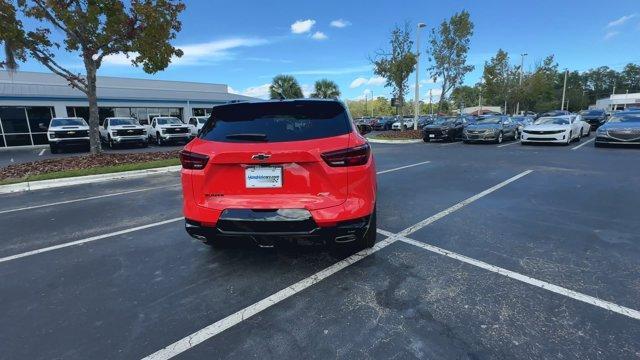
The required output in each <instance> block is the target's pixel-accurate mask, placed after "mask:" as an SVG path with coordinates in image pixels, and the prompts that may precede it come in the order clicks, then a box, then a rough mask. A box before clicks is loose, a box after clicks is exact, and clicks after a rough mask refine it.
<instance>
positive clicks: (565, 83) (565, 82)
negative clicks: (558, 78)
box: [560, 69, 569, 110]
mask: <svg viewBox="0 0 640 360" xmlns="http://www.w3.org/2000/svg"><path fill="white" fill-rule="evenodd" d="M568 74H569V69H564V86H563V87H562V104H561V105H560V110H564V98H565V95H566V94H567V75H568Z"/></svg>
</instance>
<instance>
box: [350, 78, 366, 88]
mask: <svg viewBox="0 0 640 360" xmlns="http://www.w3.org/2000/svg"><path fill="white" fill-rule="evenodd" d="M367 81H368V80H367V79H365V78H363V77H359V78H355V79H354V80H353V81H352V82H351V85H349V87H350V88H352V89H355V88H357V87H360V86H362V85H364V84H366V83H367Z"/></svg>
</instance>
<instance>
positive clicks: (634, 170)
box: [0, 139, 640, 359]
mask: <svg viewBox="0 0 640 360" xmlns="http://www.w3.org/2000/svg"><path fill="white" fill-rule="evenodd" d="M584 144H586V145H584ZM373 149H374V154H375V156H376V161H377V168H378V172H379V175H378V186H379V189H378V226H379V230H378V233H379V235H378V243H377V244H376V247H374V248H373V249H372V250H368V251H363V252H359V253H356V254H353V255H349V254H334V253H331V252H329V251H327V250H326V249H325V248H324V247H322V246H314V245H308V244H301V245H299V246H294V245H288V246H284V245H283V246H280V247H277V248H276V249H260V248H257V247H255V246H253V245H252V244H251V243H249V242H247V243H239V244H237V245H235V246H231V247H229V248H226V249H221V250H213V249H211V248H209V247H206V246H204V245H202V244H200V243H199V242H198V241H197V240H194V239H191V238H189V237H188V236H187V234H186V233H185V231H184V229H183V223H182V221H181V218H180V216H181V213H182V211H181V192H180V187H179V176H178V174H168V175H160V176H154V177H147V178H142V179H135V180H122V181H116V182H111V183H99V184H91V185H83V186H81V187H67V188H59V189H54V190H44V191H37V192H28V193H20V194H10V195H1V196H0V228H1V229H2V236H1V237H0V238H1V240H0V277H1V278H2V279H3V280H2V282H0V304H2V316H0V329H1V330H0V349H1V351H0V358H3V359H4V358H6V359H24V358H27V359H52V358H64V359H87V358H109V359H135V358H145V357H147V356H148V357H149V358H153V359H166V358H170V357H173V356H176V357H178V358H184V359H199V358H205V357H206V358H233V359H245V358H287V359H300V358H384V359H388V358H401V359H408V358H433V359H490V358H499V359H502V358H506V359H513V358H518V359H542V358H563V359H564V358H567V359H574V358H575V359H635V358H640V312H639V311H638V310H640V217H639V216H638V204H639V203H640V187H639V186H638V184H640V166H638V158H639V156H640V152H639V151H640V149H620V148H611V149H609V148H606V149H600V148H597V149H596V148H594V147H593V143H592V142H590V143H589V142H586V140H584V139H583V142H582V143H580V144H574V145H571V146H568V147H559V146H521V145H520V144H518V143H517V142H511V143H505V144H502V145H494V144H487V145H484V144H478V145H465V144H462V143H442V144H439V143H430V144H411V145H382V144H373ZM103 195H109V196H103Z"/></svg>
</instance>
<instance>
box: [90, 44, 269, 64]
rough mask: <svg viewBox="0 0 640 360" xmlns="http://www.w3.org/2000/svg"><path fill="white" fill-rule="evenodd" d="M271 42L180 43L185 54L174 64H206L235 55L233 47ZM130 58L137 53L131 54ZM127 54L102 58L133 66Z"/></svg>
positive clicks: (104, 60)
mask: <svg viewBox="0 0 640 360" xmlns="http://www.w3.org/2000/svg"><path fill="white" fill-rule="evenodd" d="M267 43H269V41H268V40H266V39H261V38H229V39H223V40H216V41H210V42H206V43H197V44H185V45H178V46H176V47H177V48H179V49H181V50H182V51H183V52H184V54H183V55H182V57H180V58H177V57H173V58H172V59H171V64H172V65H206V64H211V63H214V62H216V61H220V60H227V59H230V58H232V57H233V55H234V54H233V52H232V50H233V49H237V48H241V47H254V46H260V45H265V44H267ZM129 56H130V58H132V57H135V56H136V54H135V53H132V54H130V55H129ZM130 58H127V56H126V55H125V54H117V55H109V56H105V58H104V59H103V60H102V62H103V64H105V65H120V66H131V59H130Z"/></svg>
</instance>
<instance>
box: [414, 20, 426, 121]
mask: <svg viewBox="0 0 640 360" xmlns="http://www.w3.org/2000/svg"><path fill="white" fill-rule="evenodd" d="M425 26H427V24H425V23H418V29H417V30H416V89H415V92H416V93H415V96H414V98H413V102H414V105H413V130H418V115H419V113H420V75H419V72H420V30H421V29H422V28H423V27H425Z"/></svg>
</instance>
